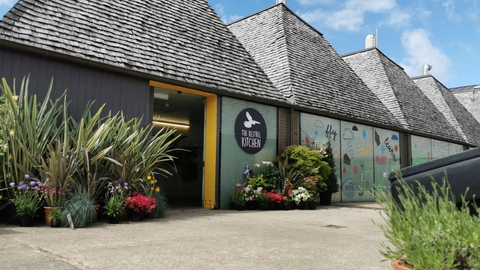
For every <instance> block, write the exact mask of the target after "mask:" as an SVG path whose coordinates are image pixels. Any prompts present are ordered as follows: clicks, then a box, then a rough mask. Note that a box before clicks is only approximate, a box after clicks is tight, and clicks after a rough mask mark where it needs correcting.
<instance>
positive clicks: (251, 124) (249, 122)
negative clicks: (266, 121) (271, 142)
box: [243, 112, 260, 128]
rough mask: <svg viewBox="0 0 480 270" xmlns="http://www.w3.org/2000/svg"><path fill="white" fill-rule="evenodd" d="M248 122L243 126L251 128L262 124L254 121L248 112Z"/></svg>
mask: <svg viewBox="0 0 480 270" xmlns="http://www.w3.org/2000/svg"><path fill="white" fill-rule="evenodd" d="M247 119H248V121H245V122H243V125H244V126H245V127H246V128H251V127H252V126H253V125H255V124H260V122H258V121H255V120H253V118H252V116H251V115H250V114H249V113H248V112H247Z"/></svg>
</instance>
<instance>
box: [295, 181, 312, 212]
mask: <svg viewBox="0 0 480 270" xmlns="http://www.w3.org/2000/svg"><path fill="white" fill-rule="evenodd" d="M291 197H292V201H293V202H294V203H295V204H296V205H297V209H300V210H302V209H304V208H305V202H307V201H308V200H309V199H310V194H309V193H308V190H306V189H305V188H304V187H298V188H297V189H294V190H292V195H291Z"/></svg>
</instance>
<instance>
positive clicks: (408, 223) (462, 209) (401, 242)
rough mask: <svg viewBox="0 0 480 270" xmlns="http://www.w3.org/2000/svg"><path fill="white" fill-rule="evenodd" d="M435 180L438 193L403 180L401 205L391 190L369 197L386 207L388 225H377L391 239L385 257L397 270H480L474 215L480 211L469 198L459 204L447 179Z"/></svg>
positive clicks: (479, 224) (477, 221) (479, 227)
mask: <svg viewBox="0 0 480 270" xmlns="http://www.w3.org/2000/svg"><path fill="white" fill-rule="evenodd" d="M432 181H433V182H432V186H433V187H434V189H433V191H427V189H426V188H425V186H423V185H421V184H420V183H419V182H417V183H416V184H415V185H413V186H410V185H407V184H405V182H401V183H402V184H401V187H400V188H399V189H398V191H399V193H400V195H399V197H398V199H399V201H398V202H397V201H395V200H394V199H393V198H392V197H391V196H389V194H387V193H386V192H380V193H376V194H375V195H373V193H370V195H371V196H374V198H375V200H376V201H377V202H378V203H379V204H380V205H381V207H382V208H383V212H380V214H381V215H382V217H383V219H384V220H385V223H384V224H377V226H378V227H380V229H381V230H382V231H383V233H384V235H385V237H386V238H387V239H388V240H389V241H390V244H388V245H385V244H383V245H382V246H383V247H384V248H385V249H384V250H382V251H381V254H382V255H383V256H384V257H385V258H386V259H387V260H393V261H394V269H411V270H413V269H417V270H422V269H480V247H479V245H478V237H479V235H480V219H479V218H478V217H477V216H473V217H472V216H471V213H472V212H473V211H475V212H477V213H478V210H479V209H478V208H477V206H476V205H474V204H468V203H467V202H466V201H465V199H464V196H462V203H461V205H460V206H458V205H457V204H456V203H455V202H454V200H453V195H452V193H451V189H450V187H449V185H448V183H447V182H446V181H445V179H444V182H443V183H440V184H439V183H437V182H435V181H434V180H432ZM467 192H468V190H467V191H465V194H467ZM472 210H473V211H472ZM471 211H472V212H471Z"/></svg>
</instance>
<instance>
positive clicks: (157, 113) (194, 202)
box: [153, 88, 205, 209]
mask: <svg viewBox="0 0 480 270" xmlns="http://www.w3.org/2000/svg"><path fill="white" fill-rule="evenodd" d="M153 110H154V113H153V121H154V124H155V128H154V132H158V131H159V130H160V129H161V128H163V127H168V128H173V127H175V128H176V129H177V132H176V134H177V135H178V134H181V136H180V138H179V139H178V140H177V141H176V142H175V144H174V145H173V148H180V149H185V150H187V151H175V152H173V153H172V155H173V156H175V157H177V159H176V160H175V167H176V172H175V171H174V170H173V169H171V168H169V171H170V172H171V173H172V175H171V176H169V177H157V179H159V182H160V186H161V189H162V192H165V194H166V196H167V198H168V206H169V209H185V208H198V207H203V201H202V199H203V174H204V172H203V160H204V149H203V148H204V133H205V98H204V97H201V96H196V95H192V94H188V93H183V92H180V91H178V92H177V91H171V90H166V89H161V88H154V107H153ZM172 125H173V126H172Z"/></svg>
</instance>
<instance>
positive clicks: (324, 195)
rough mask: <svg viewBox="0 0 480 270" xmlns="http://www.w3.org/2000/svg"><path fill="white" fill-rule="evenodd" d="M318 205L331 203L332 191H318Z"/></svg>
mask: <svg viewBox="0 0 480 270" xmlns="http://www.w3.org/2000/svg"><path fill="white" fill-rule="evenodd" d="M319 194H320V195H319V197H320V205H331V204H332V192H328V191H325V192H320V193H319Z"/></svg>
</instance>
